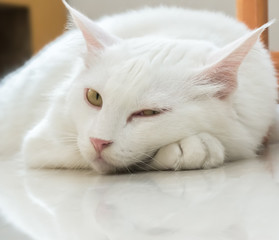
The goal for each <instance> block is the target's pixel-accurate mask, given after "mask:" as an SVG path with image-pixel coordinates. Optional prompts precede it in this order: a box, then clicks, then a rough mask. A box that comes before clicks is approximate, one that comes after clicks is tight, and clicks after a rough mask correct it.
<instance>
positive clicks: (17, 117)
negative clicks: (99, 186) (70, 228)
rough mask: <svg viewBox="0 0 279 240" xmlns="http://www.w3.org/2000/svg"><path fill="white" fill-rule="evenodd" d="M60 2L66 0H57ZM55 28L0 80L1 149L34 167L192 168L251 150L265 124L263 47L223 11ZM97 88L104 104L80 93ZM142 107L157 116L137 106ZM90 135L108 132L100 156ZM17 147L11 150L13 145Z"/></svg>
mask: <svg viewBox="0 0 279 240" xmlns="http://www.w3.org/2000/svg"><path fill="white" fill-rule="evenodd" d="M65 4H66V3H65ZM66 6H67V8H68V9H69V11H70V13H71V15H72V17H73V20H74V22H75V24H76V25H77V27H78V29H73V30H70V31H68V32H66V33H64V34H63V35H62V36H61V37H60V38H58V39H57V40H55V41H54V42H52V43H51V44H49V45H48V46H47V47H45V48H44V49H43V50H42V51H41V52H40V53H39V54H38V55H37V56H35V57H33V58H32V59H31V60H30V61H29V62H27V63H26V64H25V65H24V66H23V67H21V68H20V69H18V70H17V71H16V72H14V73H11V74H10V75H8V76H7V77H6V78H4V80H3V84H2V86H1V88H0V106H1V113H0V121H1V126H0V135H1V140H0V141H1V142H0V146H1V147H0V154H1V155H4V154H5V155H7V154H11V153H15V152H18V151H21V154H22V155H23V158H24V160H25V162H26V164H27V165H28V166H30V167H36V168H44V167H47V168H90V167H92V168H93V169H95V170H96V171H98V172H101V173H108V172H115V171H117V170H123V169H128V170H129V169H130V168H134V167H143V168H145V169H174V170H181V169H196V168H210V167H216V166H219V165H221V164H222V163H223V162H224V161H225V160H235V159H241V158H248V157H252V156H254V155H255V153H256V151H257V149H258V148H259V146H260V145H261V143H262V140H263V138H264V136H266V134H267V132H268V129H269V127H270V125H271V123H272V120H273V117H274V112H275V106H276V79H275V74H274V69H273V66H272V62H271V60H270V57H269V55H268V53H267V51H266V50H265V49H264V48H263V46H262V44H261V43H260V42H259V41H258V38H259V36H260V34H261V32H262V31H263V30H264V28H265V27H266V26H264V27H262V28H261V29H258V30H255V31H252V32H251V31H250V30H248V29H247V28H246V27H245V26H244V25H243V24H241V23H238V22H237V21H236V20H234V19H232V18H229V17H227V16H225V15H223V14H219V13H212V12H207V11H194V10H186V9H179V8H168V7H159V8H146V9H142V10H139V11H132V12H127V13H123V14H119V15H115V16H110V17H106V18H103V19H101V20H99V21H98V22H93V21H91V20H90V19H88V18H87V17H85V16H84V15H82V14H81V13H79V12H78V11H76V10H74V9H72V8H71V7H70V6H68V5H67V4H66ZM86 88H93V89H95V90H96V91H98V92H99V93H100V95H101V96H102V99H103V106H102V107H101V108H99V109H98V108H95V107H92V106H89V105H88V104H87V103H86V100H85V97H84V92H85V89H86ZM145 109H152V110H158V111H159V112H160V114H157V115H154V116H151V117H143V116H138V115H136V114H135V113H137V112H139V111H141V110H145ZM90 138H98V139H103V140H108V141H112V142H113V143H112V144H110V146H108V147H106V148H105V149H104V150H103V151H102V152H101V154H99V153H97V152H96V150H95V149H94V147H93V146H92V143H91V141H90ZM20 149H21V150H20Z"/></svg>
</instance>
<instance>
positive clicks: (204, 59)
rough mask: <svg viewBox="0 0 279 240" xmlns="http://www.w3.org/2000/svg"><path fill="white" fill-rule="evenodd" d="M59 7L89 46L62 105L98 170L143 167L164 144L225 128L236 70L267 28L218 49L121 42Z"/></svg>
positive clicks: (173, 42) (190, 43) (188, 43)
mask: <svg viewBox="0 0 279 240" xmlns="http://www.w3.org/2000/svg"><path fill="white" fill-rule="evenodd" d="M64 3H65V5H66V7H67V8H68V9H69V11H70V13H71V15H72V17H73V20H74V22H75V24H76V25H77V27H78V28H79V29H80V31H81V32H82V35H83V38H84V40H85V43H86V46H87V52H86V54H85V56H84V59H83V62H84V64H83V68H82V70H81V71H80V73H79V74H78V77H77V78H76V79H75V81H74V83H73V85H72V87H71V89H70V90H69V91H68V95H67V104H69V106H70V107H69V112H70V117H71V119H72V120H73V122H74V124H75V126H76V129H77V142H78V147H79V150H80V152H81V154H82V156H83V157H84V159H86V160H87V161H88V162H89V163H90V164H91V165H92V167H93V168H94V169H95V170H97V171H99V172H103V173H107V172H114V171H117V170H119V169H121V170H122V169H124V170H125V169H127V168H129V167H131V166H133V165H141V166H144V165H145V164H148V162H149V161H152V158H153V157H154V155H155V154H156V152H157V151H158V149H160V148H161V147H162V146H165V145H167V144H170V143H172V142H176V141H179V140H180V139H183V138H185V137H188V136H191V135H194V134H197V133H199V132H212V131H213V129H214V128H215V129H218V128H219V129H220V128H222V126H223V125H224V124H227V122H228V121H224V118H229V116H230V114H231V113H230V98H231V96H233V94H234V92H235V90H236V89H237V73H238V68H239V66H240V65H241V63H242V62H243V60H244V58H245V57H246V55H247V54H248V52H249V51H250V50H251V48H252V47H253V45H254V44H255V43H256V41H257V40H258V37H259V35H260V34H261V32H262V31H263V30H264V28H265V27H266V26H263V27H262V28H260V29H257V30H255V31H252V32H250V33H248V34H246V35H245V36H243V37H242V38H240V39H237V40H236V41H234V42H232V43H230V44H228V45H227V46H225V47H223V48H217V47H216V46H214V45H213V44H211V43H209V42H207V41H201V40H200V41H196V40H181V39H167V38H166V39H162V38H156V37H140V38H132V39H120V38H118V37H117V36H114V35H113V34H111V33H108V32H106V31H105V30H104V29H102V28H101V27H99V26H98V25H97V24H96V23H94V22H93V21H91V20H90V19H89V18H87V17H86V16H84V15H83V14H81V13H80V12H78V11H77V10H75V9H73V8H71V7H70V6H69V5H68V4H67V3H66V2H64ZM71 106H72V107H71ZM224 129H225V128H224Z"/></svg>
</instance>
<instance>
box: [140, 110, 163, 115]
mask: <svg viewBox="0 0 279 240" xmlns="http://www.w3.org/2000/svg"><path fill="white" fill-rule="evenodd" d="M139 114H140V116H152V115H157V114H160V112H158V111H155V110H150V109H148V110H143V111H141V112H139Z"/></svg>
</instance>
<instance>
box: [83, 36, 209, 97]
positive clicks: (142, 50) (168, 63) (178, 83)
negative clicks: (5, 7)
mask: <svg viewBox="0 0 279 240" xmlns="http://www.w3.org/2000/svg"><path fill="white" fill-rule="evenodd" d="M213 49H214V46H212V45H211V44H208V43H207V42H205V41H191V40H188V41H181V40H169V39H164V40H161V39H159V40H158V39H131V40H127V41H123V43H121V44H117V45H115V46H112V47H110V48H108V49H106V50H105V51H104V52H103V53H102V54H101V55H100V56H99V57H98V58H97V60H96V61H94V62H93V64H92V66H90V67H89V68H88V69H87V71H86V72H85V82H86V87H92V88H94V89H96V90H97V91H99V92H100V93H101V94H102V95H104V96H107V97H111V96H115V95H118V97H119V100H120V99H122V98H124V97H125V99H131V101H134V100H136V101H141V102H144V101H145V100H146V101H149V102H150V100H151V96H152V99H154V101H155V99H156V101H158V100H160V101H164V100H167V101H169V99H170V96H174V95H179V91H180V89H181V90H182V88H184V87H185V86H186V84H185V80H186V79H187V78H189V77H190V76H191V74H192V73H193V72H195V71H194V70H195V69H197V68H200V67H201V66H203V65H204V61H205V59H206V57H207V54H209V53H210V52H211V51H212V50H213ZM181 92H182V91H181ZM147 99H148V100H147Z"/></svg>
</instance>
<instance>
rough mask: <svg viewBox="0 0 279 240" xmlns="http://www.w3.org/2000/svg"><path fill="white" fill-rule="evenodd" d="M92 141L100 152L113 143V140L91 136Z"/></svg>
mask: <svg viewBox="0 0 279 240" xmlns="http://www.w3.org/2000/svg"><path fill="white" fill-rule="evenodd" d="M90 142H91V143H92V145H93V147H94V148H95V150H96V152H98V153H101V152H102V151H103V150H104V149H105V148H106V147H108V146H109V145H111V144H112V141H107V140H103V139H99V138H90Z"/></svg>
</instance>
